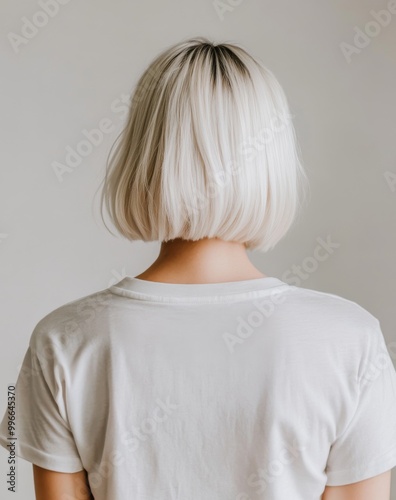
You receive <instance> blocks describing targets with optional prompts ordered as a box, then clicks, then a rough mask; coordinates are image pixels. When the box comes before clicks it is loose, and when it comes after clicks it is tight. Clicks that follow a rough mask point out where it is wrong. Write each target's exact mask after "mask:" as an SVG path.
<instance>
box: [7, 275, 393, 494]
mask: <svg viewBox="0 0 396 500" xmlns="http://www.w3.org/2000/svg"><path fill="white" fill-rule="evenodd" d="M16 387H17V389H16V392H17V401H16V411H17V423H16V436H17V455H18V456H19V457H22V458H23V459H26V460H28V461H29V462H32V463H34V464H37V465H39V466H41V467H44V468H46V469H51V470H55V471H60V472H77V471H79V470H81V469H86V470H87V472H88V478H89V482H90V487H91V490H92V493H93V496H94V498H95V500H129V499H133V500H256V499H266V500H319V499H320V497H321V495H322V492H323V490H324V488H325V486H326V485H333V486H334V485H342V484H348V483H353V482H356V481H360V480H363V479H366V478H369V477H372V476H375V475H377V474H380V473H382V472H385V471H387V470H389V469H391V468H392V467H394V466H395V465H396V372H395V368H394V366H393V364H392V361H391V358H390V354H389V351H388V349H387V347H386V345H385V341H384V337H383V334H382V332H381V329H380V324H379V322H378V320H377V319H376V318H375V317H374V316H372V315H371V314H370V313H369V312H368V311H366V310H365V309H363V308H362V307H361V306H359V305H357V304H356V303H355V302H352V301H350V300H347V299H344V298H341V297H339V296H336V295H333V294H329V293H323V292H318V291H314V290H308V289H304V288H299V287H294V286H290V285H288V284H286V283H284V282H282V281H281V280H279V279H277V278H273V277H270V278H259V279H254V280H245V281H239V282H228V283H209V284H170V283H157V282H150V281H145V280H140V279H137V278H132V277H129V276H128V277H126V278H124V279H122V280H121V281H120V282H119V283H117V284H116V285H114V286H111V287H110V288H107V289H105V290H100V291H98V292H96V293H93V294H90V295H88V296H85V297H82V298H79V299H77V300H74V301H72V302H69V303H67V304H65V305H63V306H61V307H59V308H57V309H55V310H54V311H52V312H50V313H49V314H48V315H47V316H45V317H44V318H43V319H42V320H40V321H39V323H38V324H37V325H36V327H35V328H34V331H33V333H32V335H31V338H30V343H29V348H28V349H27V352H26V355H25V358H24V360H23V366H22V368H21V372H20V374H19V377H18V380H17V385H16ZM7 421H8V419H7V411H6V412H5V414H4V417H3V420H2V423H1V427H0V431H1V432H0V435H1V439H0V443H1V445H2V446H3V447H6V446H7V444H8V443H9V442H10V440H9V439H7V437H8V431H7Z"/></svg>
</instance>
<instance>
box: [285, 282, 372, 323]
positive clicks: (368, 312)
mask: <svg viewBox="0 0 396 500" xmlns="http://www.w3.org/2000/svg"><path fill="white" fill-rule="evenodd" d="M295 288H297V289H298V290H300V291H301V293H307V294H311V295H317V294H318V295H324V296H329V297H333V298H334V299H337V300H338V301H340V302H349V303H350V304H353V305H355V306H357V307H358V308H359V309H360V310H361V311H363V312H364V313H366V314H369V315H370V316H371V317H372V318H373V319H374V320H375V321H376V322H377V324H378V325H380V321H379V319H378V318H377V317H376V316H374V314H372V313H371V312H370V311H368V310H367V309H365V308H364V307H363V306H361V305H360V304H358V303H357V302H355V301H354V300H351V299H347V298H345V297H341V296H339V295H336V294H334V293H330V292H323V291H321V290H311V289H309V288H302V287H295Z"/></svg>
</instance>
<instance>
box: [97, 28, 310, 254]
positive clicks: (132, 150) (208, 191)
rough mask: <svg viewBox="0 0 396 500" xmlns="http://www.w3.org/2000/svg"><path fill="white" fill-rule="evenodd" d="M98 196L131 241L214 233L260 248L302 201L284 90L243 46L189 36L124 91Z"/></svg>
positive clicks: (284, 227)
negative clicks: (126, 96)
mask: <svg viewBox="0 0 396 500" xmlns="http://www.w3.org/2000/svg"><path fill="white" fill-rule="evenodd" d="M112 150H113V151H112V152H111V153H110V155H109V164H108V168H107V171H106V176H105V179H104V181H103V182H104V185H103V190H102V198H101V214H102V219H103V204H104V203H105V206H106V208H107V210H108V213H109V214H110V218H111V220H112V222H113V224H114V225H115V227H116V228H117V230H118V231H119V233H120V234H121V235H122V236H124V237H126V238H127V239H129V240H143V241H161V242H162V241H168V240H173V239H175V238H182V239H185V240H199V239H202V238H214V237H216V238H220V239H222V240H226V241H236V242H240V243H243V244H244V245H245V247H246V248H247V249H250V250H253V249H258V250H261V251H264V252H265V251H267V250H269V249H271V248H272V247H274V245H275V244H276V243H277V242H278V241H279V240H280V239H281V238H282V237H283V236H284V235H285V234H286V232H287V231H288V229H289V227H290V226H291V224H292V222H293V220H294V218H295V215H296V213H297V209H298V208H299V206H300V196H299V194H300V188H301V186H302V183H301V181H302V180H304V179H305V173H304V171H303V168H302V166H301V163H300V161H299V158H298V152H297V142H296V137H295V131H294V128H293V124H292V120H291V115H290V112H289V108H288V103H287V100H286V97H285V94H284V92H283V90H282V88H281V86H280V84H279V83H278V81H277V80H276V78H275V76H274V75H273V74H272V73H271V72H270V71H269V70H268V69H266V68H265V67H264V66H263V65H262V63H260V62H259V61H258V60H256V59H255V58H253V57H252V56H251V55H249V54H248V53H247V51H246V50H244V49H243V48H242V47H240V46H238V45H235V44H230V43H221V44H214V43H212V42H210V41H209V40H207V39H206V38H203V37H196V38H192V39H188V40H185V41H182V42H181V43H178V44H176V45H173V46H171V47H170V48H168V49H166V50H165V51H163V52H162V53H161V54H160V55H158V56H157V57H156V58H155V59H154V60H153V62H152V63H151V64H150V66H149V67H148V68H147V69H146V70H145V71H144V73H143V74H142V75H141V77H140V79H139V80H138V82H137V85H136V87H135V89H134V92H133V93H132V96H131V105H130V109H129V116H128V119H127V123H126V126H125V128H124V130H123V131H122V133H121V135H120V136H119V137H118V139H117V140H116V142H115V144H114V145H113V148H112Z"/></svg>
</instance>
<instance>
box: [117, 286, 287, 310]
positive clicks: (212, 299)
mask: <svg viewBox="0 0 396 500" xmlns="http://www.w3.org/2000/svg"><path fill="white" fill-rule="evenodd" d="M275 288H281V289H282V293H283V292H287V291H292V290H293V287H292V286H290V285H288V284H287V283H284V284H280V285H274V286H273V287H269V288H262V289H257V290H246V291H237V292H227V293H224V294H222V293H218V294H214V295H201V296H200V295H191V296H185V297H183V296H182V295H177V296H175V295H158V296H157V297H158V299H156V298H155V297H154V296H153V295H151V294H149V293H144V292H137V291H135V290H128V289H126V288H122V287H117V286H116V285H112V286H111V287H109V288H108V290H109V291H110V293H112V294H114V295H117V296H121V297H126V298H128V299H132V300H138V301H141V302H147V303H154V304H175V305H176V304H178V305H187V304H188V305H191V304H200V305H208V304H209V305H210V304H215V303H222V304H224V303H227V298H228V297H230V298H231V299H232V298H234V297H235V296H236V295H241V299H240V300H238V299H237V300H234V302H238V301H239V302H244V301H248V300H251V299H252V298H254V296H255V295H256V296H257V295H258V294H262V296H265V295H270V292H271V291H272V290H274V289H275ZM116 290H120V292H118V291H116ZM128 293H131V296H130V295H128ZM247 294H249V295H247ZM132 295H133V296H132ZM242 296H244V297H242ZM145 297H150V299H148V298H145ZM219 298H221V300H217V299H219ZM163 299H165V300H163ZM230 302H231V301H230Z"/></svg>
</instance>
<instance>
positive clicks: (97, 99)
mask: <svg viewBox="0 0 396 500" xmlns="http://www.w3.org/2000/svg"><path fill="white" fill-rule="evenodd" d="M51 1H53V0H51ZM45 2H49V3H50V0H43V3H45ZM63 2H65V0H63ZM220 3H221V2H219V5H220ZM223 4H226V5H228V6H229V9H228V10H227V11H226V12H225V13H224V16H223V18H222V17H221V16H220V15H219V12H218V11H217V10H216V8H215V6H214V4H213V3H212V1H211V0H205V1H200V2H197V1H191V0H172V1H169V2H159V1H158V2H145V3H144V2H136V1H135V2H133V1H129V2H127V1H121V0H113V1H110V0H109V1H105V0H85V1H84V2H81V1H78V0H70V1H69V2H68V3H67V2H66V3H65V4H64V5H60V6H59V11H58V12H57V13H56V14H55V15H53V17H52V18H49V19H48V21H47V22H46V23H45V17H43V16H42V15H40V14H38V12H39V11H42V7H40V4H39V2H38V1H27V0H19V1H18V2H15V1H14V0H2V2H1V11H2V12H1V17H0V18H1V28H2V36H1V43H0V46H1V49H0V50H1V60H2V64H1V74H2V75H1V76H2V78H1V82H2V90H1V94H0V99H1V109H2V113H1V139H2V141H1V142H2V148H1V152H2V154H1V156H2V165H1V197H0V204H1V212H0V214H1V215H0V258H1V269H0V273H1V274H0V278H1V283H0V294H1V296H0V303H1V310H2V313H1V315H0V328H1V345H2V349H1V355H0V363H1V368H0V379H1V385H0V403H1V412H2V414H3V412H4V411H5V408H6V391H7V385H8V384H9V383H12V382H15V381H16V377H17V374H18V371H19V367H20V364H21V362H22V359H23V355H24V353H25V351H26V349H27V344H28V341H29V337H30V335H31V333H32V330H33V328H34V326H35V324H36V323H37V322H38V321H39V320H40V319H41V318H42V317H43V316H45V315H46V314H48V313H49V312H50V311H51V310H53V309H55V308H56V307H58V306H60V305H62V304H64V303H66V302H68V301H71V300H74V299H76V298H78V297H81V296H84V295H87V294H89V293H92V292H94V291H96V290H99V289H104V288H106V287H108V286H109V285H110V284H112V283H113V282H116V281H119V280H120V279H121V278H122V277H123V276H124V275H129V276H135V275H137V274H139V273H140V272H142V271H143V270H144V269H145V268H147V267H148V266H149V265H150V264H151V262H152V261H153V260H154V259H155V258H156V256H157V253H158V249H159V244H158V243H155V242H154V243H143V242H135V243H130V242H128V241H126V240H123V239H121V238H120V237H119V238H117V237H114V236H112V235H111V234H110V233H109V232H108V231H107V230H106V229H105V227H104V226H103V224H102V222H101V219H100V217H99V211H98V207H99V203H98V202H99V196H98V195H97V196H96V198H94V196H95V192H96V191H97V189H98V188H99V187H100V182H101V180H102V178H103V174H104V170H105V163H106V158H107V155H108V153H109V150H110V147H111V144H112V143H113V142H114V140H115V139H116V137H117V135H118V134H119V133H120V131H121V129H122V126H123V123H124V122H123V120H124V115H125V110H126V107H125V104H124V103H123V102H122V100H123V99H124V100H125V98H127V97H128V95H129V94H130V92H131V90H132V89H133V86H134V85H135V83H136V81H137V78H138V77H139V76H140V74H141V72H142V71H143V69H144V68H145V67H146V66H147V65H148V64H149V62H150V61H151V60H152V58H153V57H155V56H156V55H157V54H158V53H159V52H160V51H161V50H163V49H164V48H165V47H167V46H169V45H171V44H173V43H176V42H178V41H179V40H181V39H182V38H186V37H190V36H199V35H202V36H207V37H209V38H211V39H212V40H214V41H216V42H222V41H229V42H236V43H240V44H242V45H243V46H244V47H245V48H246V49H247V50H249V51H251V53H252V54H253V55H255V56H256V57H258V58H260V59H261V60H262V61H263V62H264V64H265V65H266V66H267V67H268V68H269V69H271V70H272V71H273V72H274V73H275V75H276V76H277V78H278V79H279V81H280V83H281V85H282V86H283V88H284V89H285V92H286V94H287V96H288V99H289V103H290V107H291V110H292V113H293V115H294V123H295V127H296V131H297V136H298V139H299V142H300V148H301V157H302V161H303V164H304V166H305V168H306V170H307V173H308V176H309V180H310V198H309V203H308V204H307V206H306V207H305V208H304V210H303V211H302V213H301V215H300V217H299V218H298V220H297V221H296V224H295V226H294V227H293V229H292V230H291V231H290V233H289V234H288V236H287V237H286V238H285V239H284V240H282V242H281V243H279V244H278V246H277V247H276V248H275V249H274V250H273V251H272V252H271V253H268V254H260V253H257V252H253V253H250V252H249V255H250V257H251V260H252V261H253V262H254V263H255V265H256V266H257V267H259V268H260V269H261V270H262V271H263V272H264V273H265V274H267V275H271V276H277V277H279V278H281V279H282V278H285V281H286V279H290V278H292V279H294V280H295V278H296V276H297V277H298V276H299V275H300V277H299V281H300V286H303V287H306V288H313V289H317V290H322V291H326V292H330V293H335V294H338V295H341V296H343V297H345V298H348V299H350V300H353V301H356V302H358V303H359V304H360V305H362V306H363V307H365V308H366V309H368V310H369V311H370V312H371V313H372V314H374V315H375V316H376V317H377V318H378V319H380V321H381V325H382V328H383V332H384V336H385V339H386V342H387V345H388V348H389V350H390V351H391V356H392V359H393V360H395V359H396V332H395V298H396V266H395V262H396V261H395V255H396V231H395V230H396V160H395V151H396V150H395V144H396V142H395V131H396V126H395V121H394V116H395V104H396V99H395V88H396V64H395V63H396V48H395V47H396V14H393V13H392V14H390V15H389V16H388V18H389V22H388V25H387V26H380V25H379V24H377V26H379V29H378V30H376V27H375V24H373V23H371V24H368V23H369V22H370V21H373V20H374V17H373V13H372V12H370V11H372V10H374V11H376V12H378V11H379V10H381V9H387V6H388V4H387V2H385V1H380V2H378V1H376V2H374V1H368V0H349V1H348V2H345V1H341V0H329V1H327V2H318V1H317V0H300V1H299V2H296V1H295V0H276V1H275V0H272V1H270V0H261V1H260V0H242V1H238V0H224V2H223ZM24 17H26V18H27V19H28V20H30V21H31V20H32V19H34V20H35V21H36V22H38V23H39V24H40V23H41V24H45V25H43V26H42V27H40V28H39V29H38V30H37V33H32V32H30V33H28V34H29V36H30V38H26V40H25V42H26V43H25V42H22V41H21V39H18V38H17V36H22V29H23V26H24V24H26V20H22V19H23V18H24ZM385 17H386V16H385ZM385 17H384V19H385ZM357 28H358V29H361V30H363V32H364V30H370V29H371V31H370V37H369V38H368V39H366V40H362V39H361V38H362V36H361V38H360V39H357V40H356V42H357V43H359V44H360V45H361V48H357V47H356V46H355V48H353V46H354V43H355V42H354V36H355V35H356V33H357V32H358V31H357ZM376 31H377V32H378V33H376ZM16 40H18V42H17V41H16ZM342 43H345V44H350V45H349V47H347V46H346V45H345V46H344V51H351V50H352V52H351V56H350V58H349V59H350V60H348V57H347V56H346V55H345V53H344V52H343V50H342V47H341V45H340V44H342ZM364 44H365V45H366V46H365V47H363V46H362V45H364ZM351 47H352V48H351ZM122 96H124V97H122ZM105 118H107V122H102V121H101V120H103V119H105ZM103 123H107V127H108V128H112V131H111V132H109V133H105V134H104V139H103V141H102V142H101V143H100V144H98V145H97V146H95V147H93V148H92V152H91V153H90V154H88V155H87V156H86V157H85V158H83V159H82V161H81V162H80V163H79V164H78V165H75V166H74V167H70V169H71V171H70V172H67V173H64V175H63V176H62V177H61V179H62V181H60V178H59V176H57V175H56V174H55V171H54V168H53V165H54V162H59V163H63V164H65V157H66V148H68V147H71V148H75V147H76V145H77V144H78V143H79V142H80V141H81V140H83V139H84V138H85V137H84V133H83V130H84V129H86V130H91V129H93V128H98V126H99V125H100V124H103ZM318 238H322V239H323V240H326V239H330V240H331V241H333V242H334V248H333V249H332V251H331V252H329V253H328V258H327V259H326V260H324V261H321V262H318V261H316V262H315V258H314V255H315V253H314V252H315V247H316V246H317V245H318V244H319V241H320V240H318ZM337 245H338V246H337ZM335 246H337V248H335ZM297 266H300V268H301V270H300V271H299V270H298V267H297ZM362 438H363V437H362ZM2 450H3V451H1V452H0V457H1V458H0V470H1V473H0V477H1V482H0V497H1V498H4V499H6V498H13V499H15V500H16V499H23V500H31V499H34V493H33V479H32V466H31V464H30V463H28V462H26V461H24V460H21V459H20V460H19V461H18V493H17V494H12V493H8V492H7V486H6V479H5V477H6V476H5V474H6V471H7V470H8V466H7V463H6V458H7V453H6V452H5V450H4V449H3V448H2ZM393 477H394V479H393V483H394V484H393V491H394V493H393V499H396V484H395V483H396V475H395V472H394V476H393Z"/></svg>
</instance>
